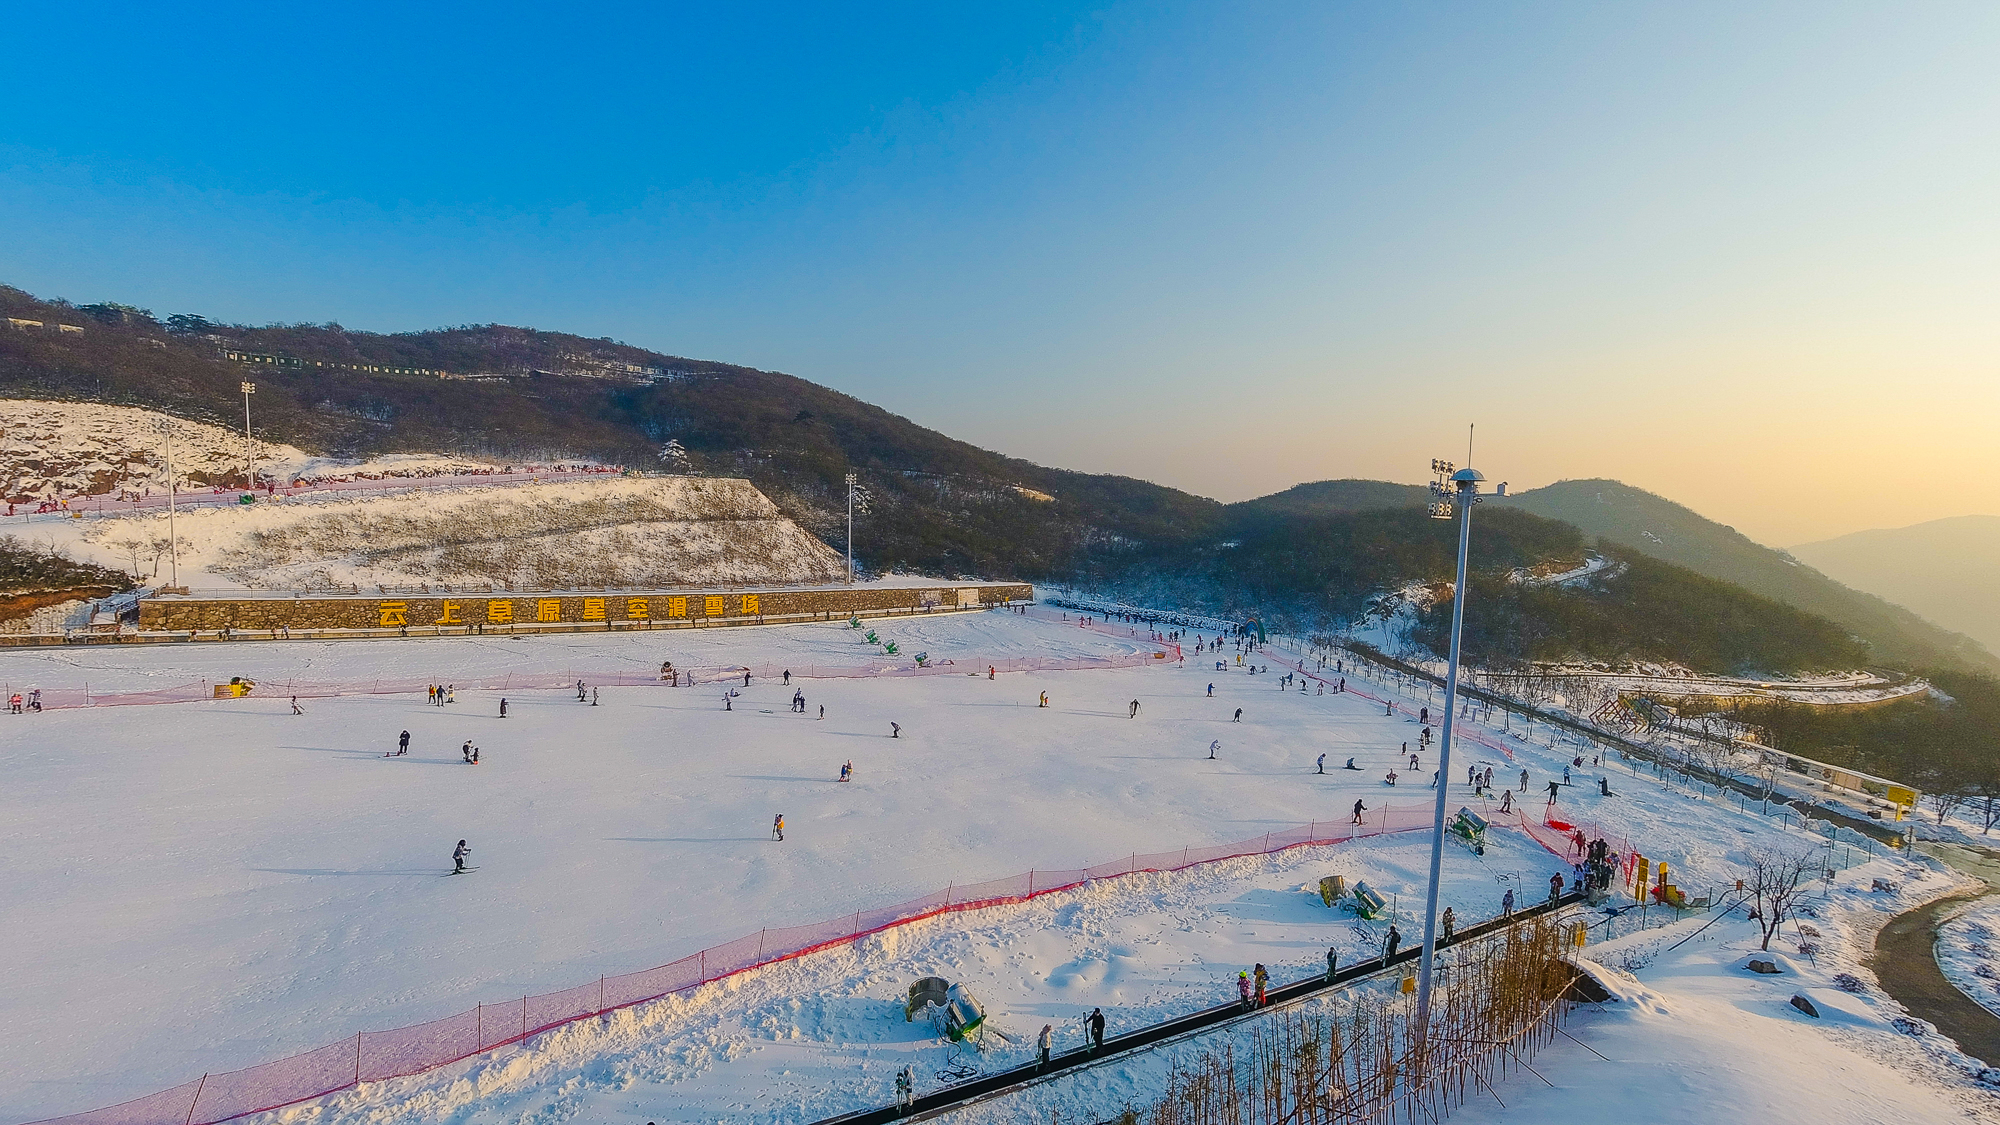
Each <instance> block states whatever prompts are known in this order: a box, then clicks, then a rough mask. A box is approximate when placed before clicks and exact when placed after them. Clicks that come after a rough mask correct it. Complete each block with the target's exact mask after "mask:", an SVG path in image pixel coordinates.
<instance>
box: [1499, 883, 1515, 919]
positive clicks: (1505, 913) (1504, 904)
mask: <svg viewBox="0 0 2000 1125" xmlns="http://www.w3.org/2000/svg"><path fill="white" fill-rule="evenodd" d="M1500 914H1501V916H1502V917H1505V918H1512V917H1513V916H1514V888H1512V887H1508V888H1507V893H1506V894H1504V895H1501V896H1500Z"/></svg>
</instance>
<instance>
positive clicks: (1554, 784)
mask: <svg viewBox="0 0 2000 1125" xmlns="http://www.w3.org/2000/svg"><path fill="white" fill-rule="evenodd" d="M1560 792H1562V782H1560V781H1550V782H1549V807H1550V808H1554V807H1555V804H1556V794H1558V793H1560Z"/></svg>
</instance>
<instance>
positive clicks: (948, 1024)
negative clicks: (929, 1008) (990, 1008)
mask: <svg viewBox="0 0 2000 1125" xmlns="http://www.w3.org/2000/svg"><path fill="white" fill-rule="evenodd" d="M947 996H948V999H947V1000H946V1001H945V1005H944V1034H945V1037H946V1038H948V1039H950V1040H951V1041H952V1042H954V1043H963V1042H965V1041H966V1040H967V1039H972V1038H976V1037H977V1036H978V1035H979V1033H980V1032H981V1031H983V1030H984V1029H985V1027H986V1008H985V1006H984V1005H982V1004H980V1002H979V998H978V997H976V996H974V995H973V994H972V990H971V989H968V988H966V987H965V986H964V985H962V984H954V985H952V986H951V990H950V992H949V993H948V994H947Z"/></svg>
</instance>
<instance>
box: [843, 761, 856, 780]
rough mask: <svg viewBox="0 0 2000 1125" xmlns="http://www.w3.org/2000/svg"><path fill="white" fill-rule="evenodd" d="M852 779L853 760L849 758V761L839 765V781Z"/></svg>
mask: <svg viewBox="0 0 2000 1125" xmlns="http://www.w3.org/2000/svg"><path fill="white" fill-rule="evenodd" d="M853 777H854V761H853V759H851V758H850V759H849V760H847V761H845V762H842V763H841V764H840V780H842V781H848V780H850V779H852V778H853Z"/></svg>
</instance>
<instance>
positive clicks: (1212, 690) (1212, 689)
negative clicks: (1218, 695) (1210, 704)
mask: <svg viewBox="0 0 2000 1125" xmlns="http://www.w3.org/2000/svg"><path fill="white" fill-rule="evenodd" d="M1208 697H1209V698H1210V699H1214V698H1215V685H1214V684H1210V685H1208Z"/></svg>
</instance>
